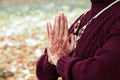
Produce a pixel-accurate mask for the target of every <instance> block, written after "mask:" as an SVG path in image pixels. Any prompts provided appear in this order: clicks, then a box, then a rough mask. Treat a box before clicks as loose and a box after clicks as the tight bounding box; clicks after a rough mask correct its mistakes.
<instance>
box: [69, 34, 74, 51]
mask: <svg viewBox="0 0 120 80" xmlns="http://www.w3.org/2000/svg"><path fill="white" fill-rule="evenodd" d="M74 45H75V37H74V35H73V34H70V49H71V50H73V48H74Z"/></svg>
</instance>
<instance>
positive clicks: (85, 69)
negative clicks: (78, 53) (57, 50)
mask: <svg viewBox="0 0 120 80" xmlns="http://www.w3.org/2000/svg"><path fill="white" fill-rule="evenodd" d="M115 24H116V23H115ZM57 70H58V73H59V74H60V75H61V76H62V77H63V78H64V79H65V80H120V21H119V22H117V24H116V25H115V26H113V27H112V29H111V31H110V33H109V34H108V40H107V42H106V43H105V44H104V46H103V47H102V48H99V49H98V50H97V51H96V52H95V55H94V56H93V57H90V58H88V59H85V60H81V59H80V58H79V57H68V56H64V57H62V58H60V59H59V60H58V62H57Z"/></svg>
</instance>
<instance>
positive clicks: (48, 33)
mask: <svg viewBox="0 0 120 80" xmlns="http://www.w3.org/2000/svg"><path fill="white" fill-rule="evenodd" d="M46 28H47V39H49V27H48V22H47V24H46Z"/></svg>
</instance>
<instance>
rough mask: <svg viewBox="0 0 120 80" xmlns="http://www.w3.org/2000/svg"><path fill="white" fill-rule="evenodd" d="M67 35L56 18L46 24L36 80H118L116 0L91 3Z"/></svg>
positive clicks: (119, 10) (119, 5)
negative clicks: (46, 38) (45, 47)
mask: <svg viewBox="0 0 120 80" xmlns="http://www.w3.org/2000/svg"><path fill="white" fill-rule="evenodd" d="M91 2H92V7H91V10H89V11H88V12H87V13H86V14H83V15H82V16H80V17H79V18H78V19H77V20H76V21H75V23H74V24H73V25H72V26H71V28H70V29H69V31H68V25H67V24H68V23H67V18H66V17H65V16H64V14H63V13H62V14H60V15H59V16H57V17H56V18H55V21H54V26H53V27H54V28H52V26H51V24H50V23H48V24H47V30H48V47H47V49H46V50H45V53H44V55H43V56H42V57H41V58H40V59H39V60H38V63H37V69H36V71H37V77H38V79H39V80H57V78H58V77H59V76H61V77H62V78H63V80H120V0H91Z"/></svg>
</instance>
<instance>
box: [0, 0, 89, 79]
mask: <svg viewBox="0 0 120 80" xmlns="http://www.w3.org/2000/svg"><path fill="white" fill-rule="evenodd" d="M90 5H91V4H90V0H0V80H37V79H36V75H35V67H36V65H35V63H36V60H37V59H38V58H39V57H40V56H41V55H42V53H43V50H44V48H45V47H46V45H47V39H46V37H47V35H46V28H45V25H46V22H47V21H53V20H54V16H55V15H57V14H58V13H60V12H63V13H65V15H67V17H68V19H69V25H71V24H72V23H73V22H74V20H75V19H76V18H77V17H79V16H80V15H81V14H82V13H83V12H85V11H87V10H89V9H90Z"/></svg>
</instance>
